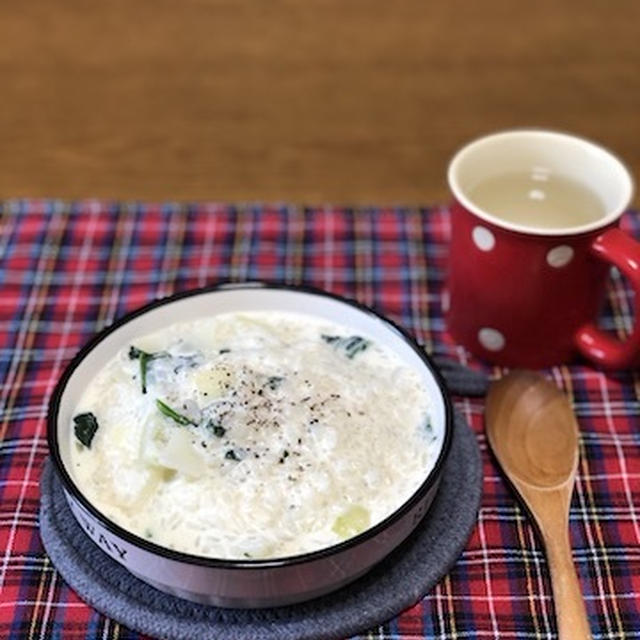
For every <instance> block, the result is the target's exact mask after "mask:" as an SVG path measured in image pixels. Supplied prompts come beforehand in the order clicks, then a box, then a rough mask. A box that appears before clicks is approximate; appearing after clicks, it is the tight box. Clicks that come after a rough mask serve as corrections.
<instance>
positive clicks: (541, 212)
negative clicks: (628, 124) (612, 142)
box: [443, 130, 640, 368]
mask: <svg viewBox="0 0 640 640" xmlns="http://www.w3.org/2000/svg"><path fill="white" fill-rule="evenodd" d="M448 180H449V185H450V188H451V190H452V192H453V196H454V202H453V206H452V209H451V247H450V257H449V268H448V282H447V287H446V289H445V292H444V294H443V296H444V297H443V306H444V307H445V311H446V320H447V326H448V330H449V332H450V333H451V335H452V336H453V337H454V339H456V341H457V342H459V343H460V344H462V345H464V346H465V347H467V348H468V349H469V350H471V351H472V352H473V353H475V354H477V355H478V356H480V357H482V358H484V359H485V360H488V361H490V362H494V363H497V364H503V365H507V366H522V367H533V368H537V367H544V366H548V365H552V364H559V363H564V362H569V361H570V360H572V359H573V357H574V356H576V355H577V354H582V355H583V356H585V357H586V358H588V359H590V360H591V361H592V362H594V363H596V364H598V365H600V366H602V367H607V368H625V367H630V366H634V365H635V364H638V362H639V361H640V358H639V355H640V313H639V311H640V303H639V301H640V244H639V243H637V242H636V241H635V240H633V239H632V238H631V237H630V236H629V235H627V234H625V233H623V232H622V231H620V229H619V228H618V222H619V219H620V216H621V215H622V213H623V212H624V211H625V209H626V208H627V207H628V205H629V203H630V201H631V197H632V193H633V181H632V179H631V176H630V174H629V172H628V171H627V169H626V168H625V166H624V165H623V164H622V163H621V162H620V161H619V160H618V159H617V158H616V157H615V156H614V155H612V154H611V153H610V152H609V151H607V150H606V149H604V148H602V147H600V146H599V145H596V144H594V143H592V142H589V141H588V140H584V139H582V138H578V137H575V136H571V135H567V134H564V133H558V132H553V131H541V130H514V131H505V132H502V133H497V134H493V135H489V136H486V137H483V138H480V139H478V140H475V141H474V142H471V143H470V144H468V145H467V146H465V147H463V148H462V149H461V150H460V151H459V152H458V153H457V154H456V155H455V156H454V158H453V159H452V161H451V163H450V165H449V171H448ZM611 265H614V266H616V267H617V268H618V269H619V270H620V272H621V273H622V274H624V275H625V276H626V277H627V278H628V279H629V281H630V283H631V284H632V286H633V288H634V290H635V307H636V308H635V321H634V322H635V324H634V326H633V328H632V329H631V330H630V331H629V332H627V333H628V335H622V336H620V335H618V336H614V335H613V334H612V333H610V332H608V331H603V330H601V329H599V328H598V326H597V317H598V313H599V311H600V309H601V305H602V303H603V301H604V297H605V289H606V282H607V277H608V274H609V269H610V267H611ZM447 307H448V309H447Z"/></svg>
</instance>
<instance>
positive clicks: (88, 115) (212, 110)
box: [0, 0, 640, 204]
mask: <svg viewBox="0 0 640 640" xmlns="http://www.w3.org/2000/svg"><path fill="white" fill-rule="evenodd" d="M639 41H640V2H638V1H637V0H616V1H615V2H606V1H605V0H580V1H574V0H564V1H563V2H558V1H557V0H538V1H537V2H535V3H524V2H520V3H519V2H515V1H514V0H483V1H482V2H475V1H474V0H467V1H465V0H447V1H444V0H442V1H440V2H438V1H435V0H434V1H433V2H425V0H406V1H403V0H399V1H398V2H386V1H385V2H381V1H376V0H359V1H351V0H304V1H303V0H298V1H295V0H269V1H262V0H174V1H169V0H136V1H135V2H131V0H111V1H110V2H104V3H87V2H84V1H80V0H57V1H55V2H52V1H51V0H47V1H41V0H38V1H36V0H32V1H31V2H24V3H20V2H15V3H9V2H3V3H2V4H1V5H0V42H1V45H0V87H1V96H0V134H1V142H0V197H23V196H24V197H43V196H45V197H46V196H52V197H60V198H84V197H106V198H127V199H129V198H137V199H144V200H166V199H171V200H185V199H190V200H192V199H216V200H225V201H226V200H233V201H236V200H262V201H295V202H299V203H321V202H332V203H345V204H357V203H375V204H387V203H407V204H415V203H423V204H426V203H433V202H440V201H445V200H446V199H447V189H446V184H445V179H444V174H445V167H446V164H447V161H448V158H449V157H450V156H451V154H452V153H453V152H454V150H455V149H456V148H457V147H458V146H459V145H461V144H462V143H463V142H465V141H466V140H468V139H469V138H472V137H475V136H477V135H479V134H482V133H486V132H490V131H493V130H497V129H502V128H508V127H514V126H528V125H532V126H543V127H549V128H554V129H562V130H568V131H572V132H575V133H578V134H581V135H584V136H588V137H591V138H594V139H596V140H598V141H600V142H601V143H603V144H605V145H606V146H608V147H610V148H611V149H613V150H614V151H615V152H617V153H618V154H619V155H620V156H622V158H623V159H624V160H625V161H626V162H627V163H628V165H629V166H630V167H631V169H632V172H633V173H634V175H635V178H636V180H640V46H639V45H638V42H639ZM637 203H638V198H637V197H636V204H637Z"/></svg>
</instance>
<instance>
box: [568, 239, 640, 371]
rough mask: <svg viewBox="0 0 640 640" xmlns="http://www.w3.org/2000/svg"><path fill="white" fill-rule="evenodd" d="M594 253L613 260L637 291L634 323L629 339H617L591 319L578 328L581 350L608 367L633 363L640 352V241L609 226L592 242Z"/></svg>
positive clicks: (577, 334) (609, 260) (578, 342)
mask: <svg viewBox="0 0 640 640" xmlns="http://www.w3.org/2000/svg"><path fill="white" fill-rule="evenodd" d="M591 251H592V253H593V254H594V255H595V256H596V257H597V258H599V259H600V260H604V261H605V262H611V264H613V265H615V266H616V267H618V269H620V271H621V272H622V273H623V274H624V275H625V276H627V278H628V279H629V281H630V282H631V285H632V286H633V288H634V291H635V301H634V317H635V320H634V327H633V331H632V332H631V335H630V336H629V337H628V338H627V339H626V340H618V339H616V338H614V337H612V336H611V335H610V334H608V333H606V332H604V331H601V330H600V329H598V328H597V327H596V325H595V323H593V322H590V323H588V324H585V325H584V326H582V327H580V329H578V331H577V333H576V336H575V340H576V346H577V347H578V350H579V351H580V352H581V353H582V354H583V355H584V356H586V357H587V358H589V359H590V360H592V361H594V362H595V363H597V364H600V365H602V366H603V367H606V368H609V369H624V368H625V367H629V366H632V365H633V364H635V363H636V362H637V360H638V356H639V355H640V243H638V242H636V241H635V240H634V239H633V238H632V237H631V236H629V235H627V234H626V233H624V232H623V231H620V229H617V228H615V229H609V230H608V231H605V232H604V233H602V234H601V235H599V236H598V237H597V238H596V239H595V240H594V241H593V244H592V245H591Z"/></svg>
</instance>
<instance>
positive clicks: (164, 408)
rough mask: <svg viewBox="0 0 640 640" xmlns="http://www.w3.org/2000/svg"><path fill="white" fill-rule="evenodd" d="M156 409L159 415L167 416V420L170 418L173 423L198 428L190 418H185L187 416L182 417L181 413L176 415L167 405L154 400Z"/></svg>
mask: <svg viewBox="0 0 640 640" xmlns="http://www.w3.org/2000/svg"><path fill="white" fill-rule="evenodd" d="M156 407H158V409H159V410H160V413H162V414H163V415H165V416H167V418H171V419H172V420H173V421H174V422H177V423H178V424H180V425H182V426H183V427H186V426H187V425H188V424H192V425H193V426H194V427H197V426H198V423H197V422H194V421H193V420H191V418H187V416H183V415H182V414H181V413H178V412H177V411H176V410H175V409H172V408H171V407H170V406H169V405H168V404H166V403H165V402H162V400H160V399H158V398H156Z"/></svg>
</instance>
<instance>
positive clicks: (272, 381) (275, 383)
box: [266, 376, 284, 391]
mask: <svg viewBox="0 0 640 640" xmlns="http://www.w3.org/2000/svg"><path fill="white" fill-rule="evenodd" d="M283 380H284V378H282V377H281V376H270V377H269V378H267V385H266V386H267V387H269V389H271V391H275V390H276V389H277V388H278V387H279V386H280V385H281V384H282V381H283Z"/></svg>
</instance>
